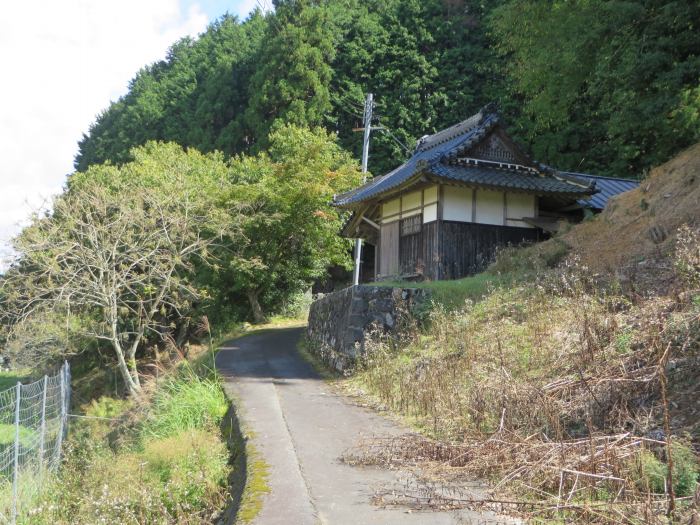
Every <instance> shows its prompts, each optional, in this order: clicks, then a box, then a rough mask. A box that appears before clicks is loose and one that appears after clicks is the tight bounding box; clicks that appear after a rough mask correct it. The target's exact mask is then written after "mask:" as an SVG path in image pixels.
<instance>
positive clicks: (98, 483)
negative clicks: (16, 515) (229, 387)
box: [19, 362, 230, 525]
mask: <svg viewBox="0 0 700 525" xmlns="http://www.w3.org/2000/svg"><path fill="white" fill-rule="evenodd" d="M204 370H206V369H205V368H200V373H199V374H198V373H195V371H194V369H193V368H192V367H191V366H190V365H189V364H188V363H186V362H184V363H182V364H181V365H180V366H179V367H178V368H177V369H176V370H174V371H172V372H170V373H169V374H168V375H167V376H166V378H165V379H164V380H163V382H162V383H161V384H158V385H148V387H149V388H152V389H154V390H153V393H152V394H151V395H152V403H147V404H143V402H141V404H138V403H135V402H133V401H124V400H120V399H114V398H108V397H101V398H99V399H97V400H93V401H92V402H91V403H89V404H87V405H86V406H84V407H82V408H83V412H84V416H86V418H87V419H82V420H78V421H76V422H74V424H73V428H72V431H71V437H70V440H69V442H68V445H67V450H66V457H65V460H64V463H63V466H62V468H61V470H60V472H59V474H57V477H56V478H55V479H52V480H50V482H49V483H48V485H47V487H46V488H45V489H44V491H43V493H42V495H41V496H40V497H39V499H38V500H37V501H35V502H34V503H33V504H32V505H31V510H29V511H28V512H27V513H25V514H24V515H23V516H22V517H21V519H20V520H19V523H27V524H29V523H31V524H43V523H46V524H49V523H51V524H86V525H87V524H93V523H131V522H133V523H159V524H160V523H173V524H175V523H177V524H181V523H182V524H188V523H191V524H195V523H197V524H199V523H215V522H216V519H217V516H219V515H220V513H221V511H222V510H223V506H224V503H225V501H226V498H227V493H228V492H227V491H228V476H229V470H230V467H229V466H228V461H229V452H228V450H227V447H226V444H225V441H224V440H223V438H222V436H221V431H220V428H219V425H220V423H221V420H222V418H223V415H224V413H225V412H226V410H227V409H228V402H227V401H226V398H225V397H224V394H223V392H222V390H221V387H220V385H219V384H218V381H217V380H216V377H215V376H214V374H213V372H211V371H209V372H208V373H204Z"/></svg>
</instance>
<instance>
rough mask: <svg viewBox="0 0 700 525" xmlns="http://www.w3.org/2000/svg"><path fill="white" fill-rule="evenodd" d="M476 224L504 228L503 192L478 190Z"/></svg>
mask: <svg viewBox="0 0 700 525" xmlns="http://www.w3.org/2000/svg"><path fill="white" fill-rule="evenodd" d="M476 222H478V223H480V224H498V225H500V226H503V192H500V191H491V190H482V189H478V190H476Z"/></svg>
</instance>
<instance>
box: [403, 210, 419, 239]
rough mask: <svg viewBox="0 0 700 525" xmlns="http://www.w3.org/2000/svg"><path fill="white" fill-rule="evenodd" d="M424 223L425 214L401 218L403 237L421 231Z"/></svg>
mask: <svg viewBox="0 0 700 525" xmlns="http://www.w3.org/2000/svg"><path fill="white" fill-rule="evenodd" d="M422 225H423V215H414V216H413V217H407V218H406V219H402V220H401V237H405V236H406V235H413V234H416V233H420V231H421V227H422Z"/></svg>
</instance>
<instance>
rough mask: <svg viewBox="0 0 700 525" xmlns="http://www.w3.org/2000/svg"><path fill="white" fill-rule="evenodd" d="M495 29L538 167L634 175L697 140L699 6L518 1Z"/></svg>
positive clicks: (498, 16) (647, 0) (499, 13)
mask: <svg viewBox="0 0 700 525" xmlns="http://www.w3.org/2000/svg"><path fill="white" fill-rule="evenodd" d="M492 28H493V32H494V35H495V38H496V41H497V42H498V46H499V49H500V51H501V52H502V53H503V54H504V55H505V56H507V58H508V73H509V77H510V80H511V84H510V85H511V87H512V96H513V97H514V98H516V99H521V100H522V101H523V112H522V116H520V117H516V120H517V122H518V125H519V128H520V131H521V136H522V137H523V138H525V139H526V140H527V141H528V142H530V144H531V146H532V149H533V150H534V152H535V155H536V156H537V157H538V158H540V159H541V160H546V161H548V162H550V163H552V164H555V165H558V166H561V167H568V168H572V169H576V168H578V169H589V170H592V171H597V172H601V173H608V174H614V175H635V174H638V173H639V172H640V171H641V170H642V169H644V168H648V167H650V166H652V165H654V164H658V163H660V162H663V161H664V160H666V159H667V158H669V157H670V156H671V155H672V154H673V153H675V152H676V151H678V150H679V149H681V148H683V147H685V146H687V145H689V144H691V143H692V142H693V141H694V140H697V138H698V136H699V134H698V125H697V124H698V123H697V117H693V115H697V107H698V105H697V99H696V98H694V97H693V95H692V93H693V91H692V90H693V89H696V88H697V86H698V83H699V82H700V55H699V54H698V52H697V50H698V49H700V31H699V29H700V4H699V3H698V2H695V1H691V0H685V1H682V0H680V1H674V2H658V1H656V0H637V1H615V2H607V1H603V0H577V1H563V0H548V1H543V2H541V1H534V0H512V1H510V2H507V3H506V4H504V5H503V6H502V7H500V8H499V9H497V10H496V12H495V14H494V16H493V18H492Z"/></svg>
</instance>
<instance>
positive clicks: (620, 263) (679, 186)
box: [561, 144, 700, 288]
mask: <svg viewBox="0 0 700 525" xmlns="http://www.w3.org/2000/svg"><path fill="white" fill-rule="evenodd" d="M698 210H700V144H696V145H695V146H692V147H690V148H688V149H687V150H685V151H684V152H682V153H680V154H679V155H677V156H676V157H675V158H673V159H672V160H670V161H668V162H667V163H665V164H663V165H661V166H659V167H657V168H655V169H653V170H652V171H651V172H650V173H649V175H648V177H647V178H646V179H644V180H643V181H642V182H641V184H640V187H639V188H637V189H636V190H633V191H630V192H626V193H623V194H621V195H619V196H617V197H615V198H614V199H612V201H611V202H610V203H609V204H608V207H607V208H606V209H605V211H604V212H603V213H601V214H600V215H599V216H598V217H596V218H595V220H592V221H588V222H584V223H582V224H579V225H577V226H575V227H574V228H572V229H571V231H570V232H568V233H566V234H564V235H563V236H562V237H561V239H562V240H563V241H564V242H565V243H567V244H568V245H569V246H571V247H572V248H573V251H574V253H575V254H577V255H578V257H579V258H580V260H581V262H582V264H584V265H585V266H587V267H588V268H590V269H591V270H592V271H593V272H595V273H598V274H601V275H606V276H617V277H618V278H621V279H622V280H629V279H631V280H634V279H635V277H636V276H637V274H647V277H648V279H646V281H647V282H646V283H645V284H646V286H644V288H649V286H648V285H649V284H650V283H649V282H648V281H649V280H656V281H661V283H660V284H663V281H665V280H667V279H669V278H670V273H671V270H672V268H671V267H670V266H669V265H667V264H666V265H663V261H664V260H665V262H668V255H669V254H670V253H671V252H672V251H673V248H674V243H675V237H676V232H677V231H678V228H679V227H680V226H682V225H683V224H688V225H690V226H691V227H697V226H698V225H700V222H699V221H700V215H699V213H698ZM655 262H656V264H654V263H655ZM659 263H661V266H659ZM649 266H653V269H652V270H651V271H647V269H648V267H649Z"/></svg>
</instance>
